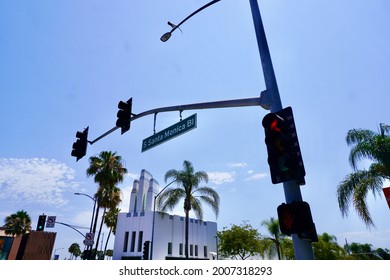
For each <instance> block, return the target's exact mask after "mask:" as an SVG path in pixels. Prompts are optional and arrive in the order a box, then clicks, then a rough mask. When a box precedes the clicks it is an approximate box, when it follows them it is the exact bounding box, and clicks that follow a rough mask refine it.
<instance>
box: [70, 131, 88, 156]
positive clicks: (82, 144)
mask: <svg viewBox="0 0 390 280" xmlns="http://www.w3.org/2000/svg"><path fill="white" fill-rule="evenodd" d="M88 130H89V127H87V128H86V129H84V131H83V132H81V131H77V133H76V138H77V140H76V142H74V143H73V146H72V153H71V155H72V157H76V161H78V160H79V159H81V158H82V157H84V156H85V155H86V153H87V145H88Z"/></svg>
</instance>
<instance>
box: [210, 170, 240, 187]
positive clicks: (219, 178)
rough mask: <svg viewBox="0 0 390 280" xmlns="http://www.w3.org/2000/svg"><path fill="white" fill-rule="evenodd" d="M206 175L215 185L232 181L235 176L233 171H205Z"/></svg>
mask: <svg viewBox="0 0 390 280" xmlns="http://www.w3.org/2000/svg"><path fill="white" fill-rule="evenodd" d="M207 175H208V176H209V181H210V182H211V183H213V184H215V185H220V184H223V183H230V182H234V180H235V178H236V173H235V172H207Z"/></svg>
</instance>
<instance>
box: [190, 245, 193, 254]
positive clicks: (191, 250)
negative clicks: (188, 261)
mask: <svg viewBox="0 0 390 280" xmlns="http://www.w3.org/2000/svg"><path fill="white" fill-rule="evenodd" d="M193 255H194V245H192V244H191V245H190V256H193Z"/></svg>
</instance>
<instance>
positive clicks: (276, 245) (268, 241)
mask: <svg viewBox="0 0 390 280" xmlns="http://www.w3.org/2000/svg"><path fill="white" fill-rule="evenodd" d="M261 225H262V226H265V227H266V228H267V230H268V233H269V234H270V235H271V237H264V236H263V239H264V241H263V249H264V251H265V253H266V254H267V257H268V258H269V259H272V258H273V257H274V256H275V253H276V254H277V256H278V259H279V260H281V259H282V255H281V249H282V244H281V241H282V239H283V234H282V233H281V232H280V228H279V221H278V220H277V219H274V218H273V217H271V218H270V219H269V220H264V221H262V222H261Z"/></svg>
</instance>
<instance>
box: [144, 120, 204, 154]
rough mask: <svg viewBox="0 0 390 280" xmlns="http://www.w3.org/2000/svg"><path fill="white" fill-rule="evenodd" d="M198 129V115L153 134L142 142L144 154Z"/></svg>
mask: <svg viewBox="0 0 390 280" xmlns="http://www.w3.org/2000/svg"><path fill="white" fill-rule="evenodd" d="M194 128H196V114H194V115H192V116H190V117H188V118H186V119H184V120H182V121H180V122H178V123H176V124H174V125H171V126H170V127H168V128H166V129H164V130H161V131H160V132H157V133H155V134H153V135H152V136H150V137H148V138H146V139H144V140H143V141H142V152H145V151H147V150H149V149H151V148H153V147H156V146H157V145H160V144H162V143H164V142H166V141H168V140H171V139H172V138H175V137H177V136H179V135H182V134H183V133H186V132H188V131H190V130H192V129H194Z"/></svg>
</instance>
